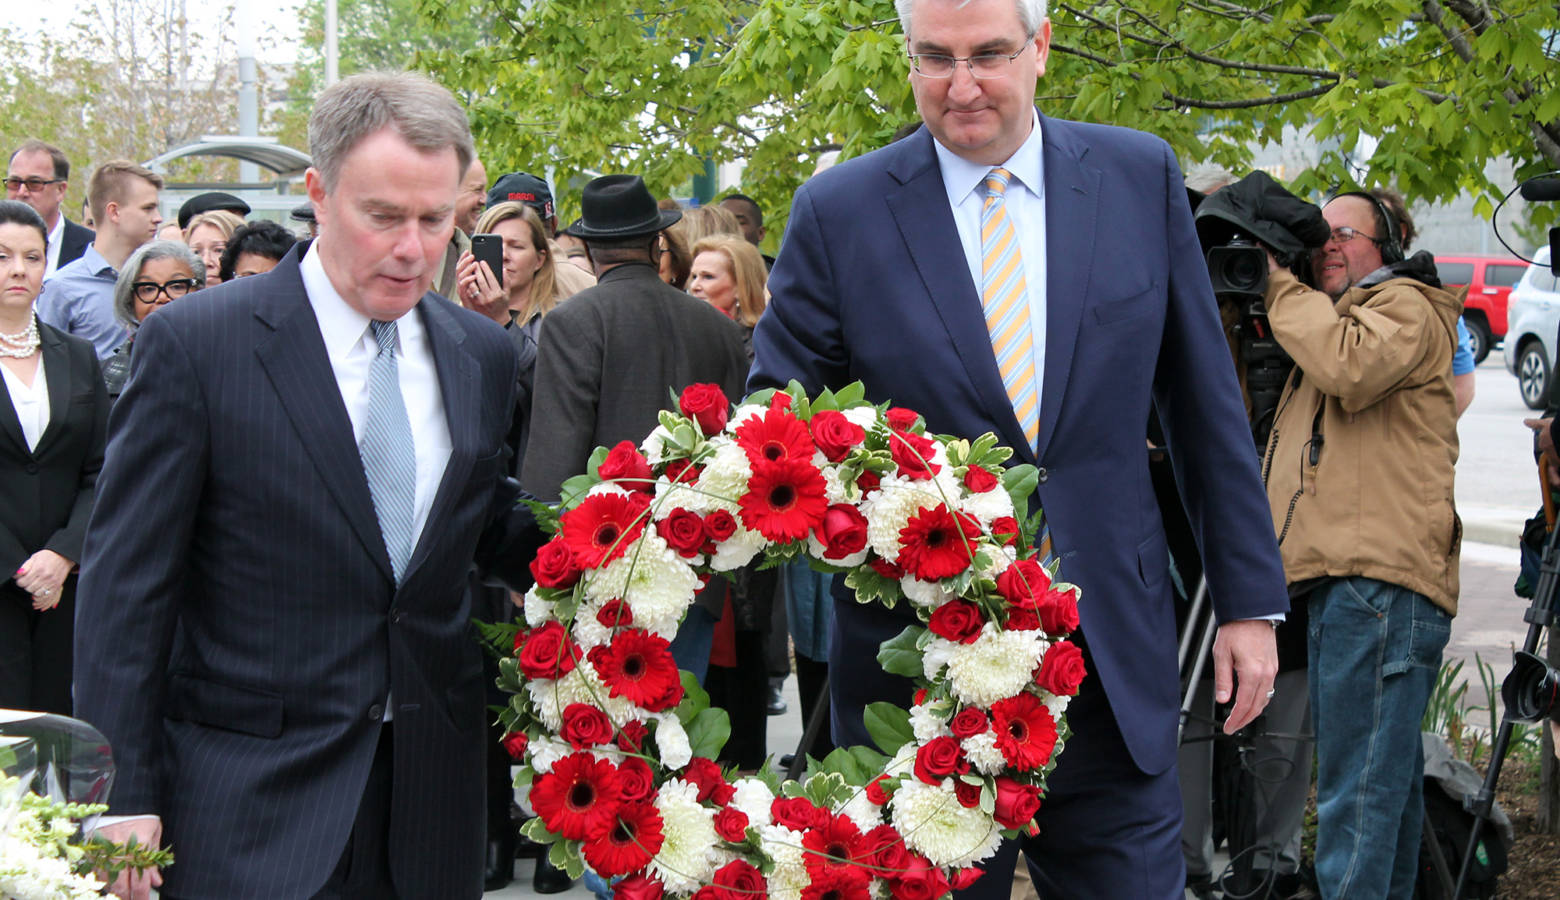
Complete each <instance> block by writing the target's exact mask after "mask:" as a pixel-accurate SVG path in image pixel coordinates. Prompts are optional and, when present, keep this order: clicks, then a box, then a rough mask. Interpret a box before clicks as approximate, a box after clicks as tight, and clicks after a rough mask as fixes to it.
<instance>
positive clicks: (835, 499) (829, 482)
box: [813, 451, 853, 506]
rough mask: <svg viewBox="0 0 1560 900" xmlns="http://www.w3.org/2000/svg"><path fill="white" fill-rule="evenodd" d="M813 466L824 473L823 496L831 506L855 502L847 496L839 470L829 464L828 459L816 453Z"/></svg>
mask: <svg viewBox="0 0 1560 900" xmlns="http://www.w3.org/2000/svg"><path fill="white" fill-rule="evenodd" d="M813 465H814V466H816V467H817V469H818V471H819V472H822V473H823V496H824V499H826V500H828V501H829V505H830V506H833V505H834V504H836V503H851V502H853V501H852V500H851V499H850V498H849V497H847V496H845V482H843V481H841V480H840V470H839V468H838V467H836V466H835V465H834V464H833V463H831V462H829V458H828V457H826V456H824V455H823V454H822V453H819V452H816V451H815V452H814V453H813Z"/></svg>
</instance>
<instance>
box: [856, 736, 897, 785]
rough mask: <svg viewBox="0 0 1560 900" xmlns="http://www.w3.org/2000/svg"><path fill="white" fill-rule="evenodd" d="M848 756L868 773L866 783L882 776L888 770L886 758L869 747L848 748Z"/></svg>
mask: <svg viewBox="0 0 1560 900" xmlns="http://www.w3.org/2000/svg"><path fill="white" fill-rule="evenodd" d="M850 755H851V756H853V757H855V758H856V764H857V765H859V766H861V768H862V769H863V770H864V771H866V772H867V773H868V777H867V781H871V780H872V779H874V778H876V777H878V776H879V775H881V774H883V770H884V769H887V768H888V757H886V756H884V755H883V754H881V753H879V752H877V751H876V750H873V749H872V748H871V747H868V746H865V745H859V746H856V747H852V748H850Z"/></svg>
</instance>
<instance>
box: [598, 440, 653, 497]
mask: <svg viewBox="0 0 1560 900" xmlns="http://www.w3.org/2000/svg"><path fill="white" fill-rule="evenodd" d="M596 474H597V475H598V476H600V477H601V480H602V481H612V482H619V484H618V487H621V488H623V489H624V490H629V491H643V492H644V493H646V494H649V493H652V492H653V491H654V490H655V478H654V476H652V475H651V474H650V463H649V461H647V460H646V459H645V457H644V454H642V453H640V452H639V448H638V447H635V446H634V444H633V442H632V441H619V442H618V445H617V446H616V447H613V448H612V449H611V451H609V452H608V453H607V458H606V459H604V460H602V461H601V465H600V466H598V467H597V468H596Z"/></svg>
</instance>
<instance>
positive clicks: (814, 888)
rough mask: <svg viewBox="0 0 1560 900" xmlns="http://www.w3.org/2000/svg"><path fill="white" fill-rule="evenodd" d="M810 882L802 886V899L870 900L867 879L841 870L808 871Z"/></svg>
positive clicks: (870, 892)
mask: <svg viewBox="0 0 1560 900" xmlns="http://www.w3.org/2000/svg"><path fill="white" fill-rule="evenodd" d="M808 874H810V875H812V883H810V884H808V885H807V886H806V887H804V888H802V900H871V897H872V891H870V890H869V889H868V888H867V884H868V882H867V880H866V879H861V878H853V877H851V876H850V875H847V874H845V873H844V872H841V871H830V872H810V873H808Z"/></svg>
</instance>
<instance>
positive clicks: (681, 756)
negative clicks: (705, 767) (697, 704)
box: [655, 713, 693, 769]
mask: <svg viewBox="0 0 1560 900" xmlns="http://www.w3.org/2000/svg"><path fill="white" fill-rule="evenodd" d="M659 719H660V721H659V724H657V725H656V726H655V746H656V748H657V749H659V750H660V751H661V764H662V765H664V766H666V767H667V768H668V769H681V768H682V767H683V766H686V765H687V764H688V763H689V762H690V761H691V760H692V759H693V747H692V746H690V745H689V744H688V732H687V731H685V730H684V729H683V725H682V721H681V720H680V719H678V718H677V715H676V714H675V713H666V714H664V715H662V716H660V717H659Z"/></svg>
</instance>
